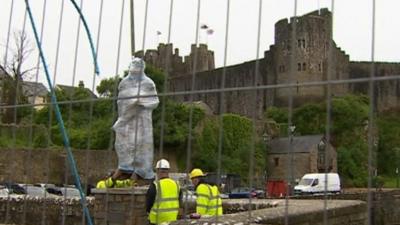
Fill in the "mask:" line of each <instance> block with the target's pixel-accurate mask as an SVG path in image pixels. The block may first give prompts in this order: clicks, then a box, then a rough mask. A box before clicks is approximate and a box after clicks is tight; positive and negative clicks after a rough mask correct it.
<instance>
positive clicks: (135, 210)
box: [92, 187, 148, 225]
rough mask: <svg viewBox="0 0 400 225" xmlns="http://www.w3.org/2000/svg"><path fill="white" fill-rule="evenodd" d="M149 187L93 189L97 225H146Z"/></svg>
mask: <svg viewBox="0 0 400 225" xmlns="http://www.w3.org/2000/svg"><path fill="white" fill-rule="evenodd" d="M147 189H148V187H134V188H110V189H92V193H93V194H94V197H95V203H94V213H93V214H94V223H95V224H96V225H146V224H148V222H147V214H146V192H147Z"/></svg>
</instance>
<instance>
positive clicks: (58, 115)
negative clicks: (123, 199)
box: [25, 0, 93, 225]
mask: <svg viewBox="0 0 400 225" xmlns="http://www.w3.org/2000/svg"><path fill="white" fill-rule="evenodd" d="M25 5H26V10H27V11H28V15H29V19H30V21H31V25H32V30H33V33H34V35H35V41H36V44H37V46H38V49H39V56H40V59H41V61H42V64H43V67H44V71H45V73H46V78H47V83H48V85H49V88H50V92H51V102H52V104H53V105H54V106H55V107H54V111H55V114H56V118H57V122H58V124H59V128H60V132H61V134H62V137H63V141H64V147H65V150H66V151H67V158H68V162H69V164H70V167H71V172H72V174H73V175H74V180H75V185H76V187H77V188H78V190H79V194H80V196H81V205H82V207H83V211H84V214H85V216H86V220H87V222H88V224H89V225H92V224H93V223H92V219H91V217H90V212H89V209H88V207H87V204H86V197H85V194H84V193H83V191H82V186H81V181H80V177H79V174H78V170H77V168H76V163H75V160H74V156H73V155H72V151H71V146H70V143H69V138H68V134H67V131H66V130H65V126H64V121H63V119H62V116H61V113H60V108H59V106H58V103H57V98H56V95H55V92H54V88H53V85H52V84H51V80H50V75H49V70H48V68H47V63H46V59H45V57H44V54H43V50H42V46H41V43H40V41H39V36H38V33H37V30H36V26H35V22H34V20H33V16H32V12H31V9H30V6H29V2H28V0H25Z"/></svg>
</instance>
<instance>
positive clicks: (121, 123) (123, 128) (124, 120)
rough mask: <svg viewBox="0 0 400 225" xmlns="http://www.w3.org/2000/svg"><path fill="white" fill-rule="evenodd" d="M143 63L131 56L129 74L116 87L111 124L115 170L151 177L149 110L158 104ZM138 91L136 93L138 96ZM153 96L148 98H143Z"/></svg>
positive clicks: (151, 142)
mask: <svg viewBox="0 0 400 225" xmlns="http://www.w3.org/2000/svg"><path fill="white" fill-rule="evenodd" d="M144 68H145V62H144V61H143V60H142V59H140V58H133V59H132V62H131V64H130V66H129V75H128V76H126V77H125V78H124V79H122V81H121V82H120V83H119V86H118V101H117V103H118V120H117V121H116V122H115V124H114V125H113V129H114V131H115V134H116V138H115V150H116V152H117V155H118V169H120V170H121V171H124V172H134V173H136V174H138V175H139V176H141V177H142V178H144V179H152V178H154V172H153V169H152V165H153V157H154V149H153V148H154V146H153V127H152V111H153V109H155V108H156V107H157V105H158V103H159V100H158V97H157V91H156V87H155V84H154V82H153V81H152V80H151V79H150V78H149V77H147V76H146V74H145V73H144ZM139 92H140V95H139ZM148 95H153V96H151V97H146V96H148Z"/></svg>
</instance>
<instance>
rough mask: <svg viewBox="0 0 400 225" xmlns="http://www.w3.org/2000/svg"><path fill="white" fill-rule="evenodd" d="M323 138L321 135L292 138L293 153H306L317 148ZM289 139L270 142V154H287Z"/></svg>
mask: <svg viewBox="0 0 400 225" xmlns="http://www.w3.org/2000/svg"><path fill="white" fill-rule="evenodd" d="M323 137H324V135H322V134H318V135H308V136H294V137H293V140H292V152H293V153H308V152H310V151H311V150H312V149H315V148H314V147H317V145H318V144H319V142H320V141H321V139H322V138H323ZM289 144H290V142H289V138H288V137H284V138H277V139H272V140H271V141H270V147H271V148H270V150H269V152H270V153H274V154H286V153H288V152H289Z"/></svg>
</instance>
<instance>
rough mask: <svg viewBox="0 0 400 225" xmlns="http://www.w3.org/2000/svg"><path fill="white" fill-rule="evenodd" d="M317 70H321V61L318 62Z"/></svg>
mask: <svg viewBox="0 0 400 225" xmlns="http://www.w3.org/2000/svg"><path fill="white" fill-rule="evenodd" d="M318 70H319V71H322V66H321V63H318Z"/></svg>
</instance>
